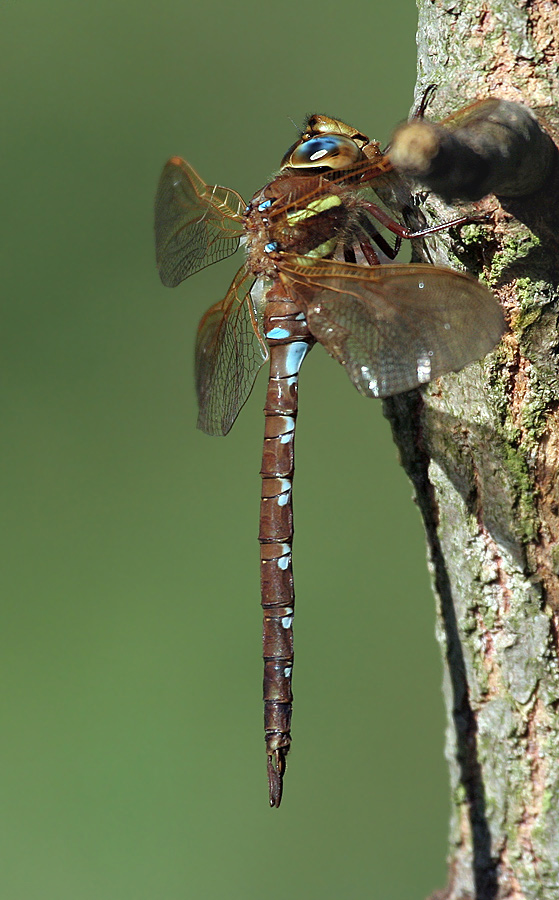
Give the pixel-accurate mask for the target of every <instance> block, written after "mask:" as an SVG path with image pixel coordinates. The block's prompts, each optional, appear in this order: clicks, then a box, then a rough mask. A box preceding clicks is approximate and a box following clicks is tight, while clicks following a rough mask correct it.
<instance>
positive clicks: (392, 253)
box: [361, 216, 402, 266]
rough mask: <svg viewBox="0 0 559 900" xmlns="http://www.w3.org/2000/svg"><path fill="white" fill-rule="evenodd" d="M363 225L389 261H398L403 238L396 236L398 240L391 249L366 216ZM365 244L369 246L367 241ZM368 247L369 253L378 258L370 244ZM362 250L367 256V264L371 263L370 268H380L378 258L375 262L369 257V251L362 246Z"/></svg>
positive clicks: (362, 221)
mask: <svg viewBox="0 0 559 900" xmlns="http://www.w3.org/2000/svg"><path fill="white" fill-rule="evenodd" d="M361 225H362V227H363V229H364V230H365V231H366V232H367V234H368V235H369V237H370V238H372V239H373V241H374V242H375V244H376V245H377V247H379V249H380V250H382V252H383V253H384V255H385V256H387V257H388V259H396V257H397V255H398V251H399V249H400V247H401V246H402V238H401V237H400V235H396V240H395V242H394V246H393V247H391V246H390V244H389V243H388V241H387V240H386V239H385V238H384V237H383V236H382V234H380V233H379V232H378V231H377V229H376V228H375V226H374V225H373V223H372V222H371V220H370V219H368V218H367V217H366V216H363V218H362V219H361ZM365 244H368V241H365ZM368 247H369V251H372V252H373V253H374V254H375V256H376V253H375V251H374V250H373V248H372V247H371V245H370V244H368ZM361 249H362V250H363V253H364V254H365V257H366V259H367V262H368V263H369V265H370V266H378V265H379V263H380V260H379V259H378V258H377V259H376V261H375V262H373V261H372V260H371V259H369V257H368V256H367V251H366V250H365V249H364V247H363V245H361Z"/></svg>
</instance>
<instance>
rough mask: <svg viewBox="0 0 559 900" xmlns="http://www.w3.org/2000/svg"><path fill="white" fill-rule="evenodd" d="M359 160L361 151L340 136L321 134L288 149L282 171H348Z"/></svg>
mask: <svg viewBox="0 0 559 900" xmlns="http://www.w3.org/2000/svg"><path fill="white" fill-rule="evenodd" d="M360 158H361V150H360V149H359V147H358V146H357V144H356V143H355V141H353V140H352V139H351V138H348V137H344V135H342V134H321V135H317V137H312V138H309V140H307V141H305V140H302V141H299V142H298V143H297V144H295V145H294V146H293V147H290V148H289V150H288V151H287V153H286V154H285V156H284V158H283V159H282V161H281V167H282V169H284V168H286V167H289V168H291V169H325V168H326V169H348V168H349V167H350V166H352V165H353V164H354V163H356V162H357V160H358V159H360Z"/></svg>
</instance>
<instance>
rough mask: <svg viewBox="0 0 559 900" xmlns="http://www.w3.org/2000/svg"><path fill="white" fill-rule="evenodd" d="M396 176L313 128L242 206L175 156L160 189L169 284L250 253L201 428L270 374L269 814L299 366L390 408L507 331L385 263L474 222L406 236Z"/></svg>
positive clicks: (452, 284) (280, 751) (205, 383)
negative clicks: (391, 196) (338, 370)
mask: <svg viewBox="0 0 559 900" xmlns="http://www.w3.org/2000/svg"><path fill="white" fill-rule="evenodd" d="M397 177H398V176H397V173H396V172H395V171H394V170H393V167H392V164H391V163H390V161H389V159H388V157H387V155H386V153H385V152H383V151H382V150H381V148H380V145H379V144H378V143H377V142H376V141H370V140H369V138H368V137H367V136H366V135H365V134H363V133H362V132H360V131H358V130H357V129H355V128H353V127H352V126H350V125H346V124H345V123H343V122H341V121H340V120H337V119H332V118H330V117H328V116H324V115H313V116H311V117H310V118H309V119H308V120H307V122H306V125H305V127H304V129H303V131H302V133H301V134H300V135H299V137H298V139H297V140H296V142H295V143H294V144H293V145H292V146H291V147H290V148H289V149H288V151H287V152H286V154H285V155H284V157H283V159H282V161H281V165H280V169H279V172H278V174H277V175H276V176H275V177H274V178H273V179H272V180H271V181H270V182H269V183H268V184H266V185H265V186H264V187H263V188H262V189H261V190H259V191H257V193H256V194H255V195H254V197H253V198H252V200H251V201H250V203H249V204H246V203H245V202H244V200H243V199H242V198H241V196H240V195H239V194H238V193H237V192H236V191H234V190H231V189H230V188H226V187H221V186H219V185H208V184H206V183H205V182H204V181H203V180H202V179H201V178H200V176H199V175H198V174H197V173H196V172H195V171H194V169H193V168H192V166H190V165H189V163H187V162H186V161H185V160H184V159H181V158H180V157H173V158H171V159H170V160H169V161H168V162H167V164H166V165H165V167H164V169H163V172H162V174H161V178H160V180H159V185H158V188H157V194H156V202H155V241H156V260H157V266H158V269H159V274H160V277H161V280H162V282H163V284H164V285H166V286H168V287H176V286H177V285H179V284H180V283H181V282H182V281H184V279H186V278H188V277H190V276H191V275H193V274H194V273H196V272H198V271H200V270H201V269H203V268H204V267H205V266H209V265H212V264H213V263H215V262H218V261H219V260H222V259H224V258H225V257H228V256H230V255H231V254H233V253H234V252H235V251H236V250H237V249H238V248H239V246H240V245H241V244H242V245H243V246H244V250H245V261H244V262H243V265H242V266H241V268H240V269H239V271H238V272H237V274H236V275H235V278H234V279H233V282H232V284H231V286H230V288H229V290H228V292H227V294H226V295H225V297H224V298H223V299H222V300H219V301H218V302H217V303H215V304H214V305H213V306H211V307H210V308H209V309H208V311H207V312H206V313H205V315H204V316H203V317H202V319H201V321H200V324H199V327H198V332H197V338H196V349H195V380H196V391H197V397H198V410H199V412H198V427H199V428H201V429H202V431H204V432H206V433H207V434H210V435H225V434H227V433H228V431H229V430H230V428H231V427H232V425H233V423H234V421H235V419H236V418H237V416H238V414H239V412H240V410H241V408H242V406H243V405H244V403H245V402H246V400H247V398H248V396H249V394H250V392H251V390H252V387H253V385H254V382H255V379H256V376H257V374H258V372H259V370H260V368H261V367H262V366H263V365H264V364H265V363H266V362H269V377H268V386H267V392H266V403H265V406H264V416H265V428H264V448H263V454H262V468H261V475H262V493H261V505H260V531H259V542H260V582H261V604H262V610H263V658H264V691H263V693H264V730H265V740H266V754H267V773H268V787H269V802H270V805H271V806H272V807H279V805H280V802H281V798H282V790H283V777H284V772H285V766H286V756H287V753H288V751H289V748H290V745H291V715H292V702H293V693H292V675H293V614H294V606H295V594H294V585H293V568H292V540H293V508H292V486H293V474H294V437H295V423H296V418H297V405H298V399H297V398H298V378H299V371H300V368H301V365H302V362H303V360H304V359H305V357H306V356H307V354H308V352H309V350H310V349H311V348H312V347H313V345H314V344H315V343H319V344H322V346H323V347H324V348H325V350H326V351H327V352H328V353H329V354H330V355H331V356H332V357H333V358H334V359H336V360H337V361H338V362H339V363H340V364H341V365H342V366H343V367H344V369H345V370H346V372H347V374H348V376H349V378H350V380H351V382H352V383H353V384H354V386H355V387H356V388H357V390H358V391H359V392H360V393H361V394H363V395H364V396H366V397H390V396H392V395H395V394H398V393H401V392H404V391H409V390H412V389H414V388H418V387H420V386H421V385H424V384H426V383H427V382H429V381H431V380H432V379H434V378H437V377H438V376H440V375H444V374H446V373H448V372H455V371H458V370H460V369H462V368H463V367H464V366H466V365H468V364H469V363H471V362H473V361H474V360H478V359H481V358H482V357H484V356H485V355H486V354H487V353H489V351H491V350H492V349H493V348H494V347H495V345H496V344H497V343H498V341H499V340H500V338H501V335H502V334H503V330H504V320H503V316H502V312H501V309H500V306H499V304H498V303H497V301H496V300H495V298H494V297H493V295H492V293H491V292H490V291H489V290H488V289H487V288H486V287H485V286H484V285H482V284H481V283H479V282H478V281H476V280H475V279H473V278H472V277H470V276H469V275H466V274H462V273H460V272H456V271H453V270H451V269H447V268H442V267H436V266H432V265H428V264H420V263H413V264H410V265H399V264H396V263H394V262H392V260H394V259H395V257H396V254H397V252H398V250H399V247H400V243H401V241H402V239H403V238H415V237H423V236H425V235H429V234H432V233H434V232H436V231H440V230H442V229H444V228H449V227H450V226H451V225H456V226H457V225H462V224H464V223H465V222H469V221H472V219H471V218H468V217H465V216H462V217H459V218H457V219H454V220H452V221H451V222H446V223H443V224H440V225H436V226H433V227H426V228H424V229H422V230H417V231H412V230H410V229H409V228H407V227H406V226H405V225H402V224H401V223H399V222H397V221H396V220H395V219H393V218H392V217H391V216H390V215H389V214H388V213H387V212H386V209H385V208H384V207H383V206H381V205H380V204H379V203H378V202H375V201H376V200H378V196H377V194H376V192H375V190H374V188H375V180H376V182H377V185H380V184H381V183H384V182H385V181H386V179H391V178H397ZM381 226H384V228H385V229H386V230H388V231H389V232H391V233H392V234H394V236H395V239H394V241H393V242H390V240H389V239H388V238H387V237H385V236H384V234H383V233H382V232H381V231H380V230H379V229H380V227H381ZM381 262H382V264H381Z"/></svg>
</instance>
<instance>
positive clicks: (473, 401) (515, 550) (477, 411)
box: [385, 0, 559, 900]
mask: <svg viewBox="0 0 559 900" xmlns="http://www.w3.org/2000/svg"><path fill="white" fill-rule="evenodd" d="M419 10H420V13H419V31H418V44H419V68H418V71H419V77H418V85H417V98H418V99H419V98H420V97H421V95H422V93H423V91H424V89H425V88H426V86H427V85H428V84H430V83H435V84H436V85H437V92H436V94H435V97H434V99H433V102H432V104H431V106H430V108H429V110H428V113H427V115H428V117H432V118H433V119H440V118H443V117H444V116H446V115H448V114H450V113H452V112H454V111H455V110H457V109H459V108H460V107H462V106H464V105H465V104H467V103H469V102H471V101H472V100H475V99H479V98H484V97H488V96H496V97H501V98H504V99H508V100H515V101H519V102H522V103H525V104H527V105H528V106H531V107H532V108H537V107H546V106H548V105H553V104H554V103H557V102H558V98H559V78H558V76H559V71H558V60H559V7H558V5H557V3H556V2H550V0H531V2H526V0H517V2H511V0H503V2H498V0H489V2H484V3H479V2H476V0H462V2H453V0H420V2H419ZM515 203H517V205H516V206H515V205H510V204H509V205H508V207H507V208H508V210H509V212H507V210H505V209H503V207H502V206H500V205H499V203H498V202H497V200H496V198H495V197H489V198H486V199H484V200H483V201H481V202H479V203H477V204H475V209H476V210H477V211H480V210H482V211H483V210H490V209H495V210H496V212H495V215H494V218H493V225H492V226H486V225H475V226H468V227H467V228H466V229H463V230H462V232H460V233H459V234H456V233H455V234H453V235H448V234H442V235H440V236H439V235H437V236H436V238H429V239H428V241H427V242H426V244H425V245H424V246H422V247H420V248H419V249H418V250H417V251H416V252H417V253H418V254H419V256H420V257H421V258H423V259H428V260H429V261H432V262H435V263H437V264H441V265H450V266H453V267H457V268H466V269H468V270H469V271H470V272H471V273H472V274H474V275H476V276H479V275H482V276H483V277H484V278H485V279H486V280H487V282H488V283H489V285H490V286H491V287H492V289H493V290H494V292H495V294H496V295H497V296H498V297H499V298H500V300H501V301H502V303H503V306H504V308H505V310H506V312H507V317H508V319H509V322H510V332H509V333H508V334H507V336H506V337H505V339H504V340H503V342H502V344H501V345H500V347H499V348H498V349H497V350H496V351H495V352H494V353H493V354H491V356H490V357H488V358H487V359H486V360H485V361H483V362H482V363H476V364H474V365H472V366H470V367H468V368H467V369H465V370H464V371H463V372H460V373H458V374H456V375H449V376H447V377H445V378H442V379H439V381H437V382H435V383H434V384H432V385H430V386H428V387H427V388H426V389H424V390H422V391H421V393H419V392H414V393H412V394H408V395H401V396H399V397H396V398H393V399H392V400H390V401H387V402H386V403H385V413H386V415H387V416H388V418H389V419H390V421H391V424H392V427H393V432H394V436H395V440H396V442H397V444H398V446H399V449H400V453H401V457H402V463H403V465H404V467H405V469H406V471H407V473H408V475H409V476H410V478H411V480H412V482H413V485H414V489H415V493H416V498H417V503H418V505H419V508H420V510H421V513H422V516H423V519H424V523H425V529H426V534H427V541H428V548H429V558H430V566H431V571H432V577H433V585H434V589H435V594H436V598H437V637H438V640H439V642H440V646H441V650H442V654H443V661H444V696H445V702H446V707H447V714H448V727H447V740H446V756H447V759H448V763H449V766H450V781H451V807H452V811H451V825H450V853H449V862H450V874H449V882H448V885H447V887H446V889H444V890H443V891H439V892H438V893H437V894H435V895H434V897H433V900H435V897H436V898H437V900H443V898H445V900H467V898H475V900H496V898H509V900H521V898H522V900H532V898H534V900H535V898H539V900H556V898H559V716H558V705H559V666H558V652H557V651H558V646H559V637H558V633H559V544H558V537H559V374H558V365H557V362H558V359H557V354H558V352H559V333H558V324H559V303H558V300H559V293H558V272H559V265H558V261H559V257H558V254H557V247H556V243H557V242H556V239H555V236H554V235H553V234H551V233H549V229H548V230H547V232H546V230H545V229H538V228H537V227H536V226H537V206H538V205H537V203H536V204H534V198H532V200H531V201H527V202H525V203H524V205H523V204H522V203H521V202H520V201H518V202H517V201H515ZM518 203H519V204H520V205H518ZM556 205H557V207H559V196H558V197H557V204H556ZM463 208H464V207H463V206H461V207H459V209H461V210H463ZM470 208H471V207H470ZM422 211H423V213H424V214H425V216H426V218H427V220H428V221H429V222H435V221H441V220H443V219H445V218H451V217H453V216H455V215H457V214H458V210H457V209H456V207H449V206H448V205H446V204H444V203H443V202H442V201H440V200H438V199H437V198H436V197H435V196H434V195H432V194H430V195H429V196H428V197H427V198H426V200H425V201H424V203H423V205H422ZM510 211H512V212H514V213H515V217H513V216H512V215H511V214H510ZM520 220H522V221H520ZM523 222H528V223H529V224H530V225H531V227H532V228H534V231H531V230H529V228H528V227H527V225H526V224H523Z"/></svg>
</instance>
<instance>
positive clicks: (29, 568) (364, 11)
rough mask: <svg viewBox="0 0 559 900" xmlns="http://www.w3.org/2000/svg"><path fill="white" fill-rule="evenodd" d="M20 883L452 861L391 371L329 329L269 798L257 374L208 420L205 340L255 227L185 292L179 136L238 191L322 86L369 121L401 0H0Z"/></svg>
mask: <svg viewBox="0 0 559 900" xmlns="http://www.w3.org/2000/svg"><path fill="white" fill-rule="evenodd" d="M0 23H1V37H0V45H1V53H0V67H1V68H2V74H3V78H2V84H3V89H2V92H1V96H0V108H1V111H2V138H1V144H0V146H1V161H2V173H3V178H2V182H3V185H2V198H3V200H2V216H1V228H2V237H1V241H0V254H1V257H2V260H1V262H2V268H1V271H2V281H3V291H2V294H3V296H2V305H3V315H2V320H3V333H4V342H3V353H2V364H3V368H4V375H3V379H2V391H3V399H2V406H1V408H2V437H3V443H4V447H3V460H4V464H3V467H2V468H3V476H2V477H3V492H2V493H3V498H4V500H3V506H4V517H3V518H4V536H3V541H2V545H3V549H4V561H5V562H4V565H3V567H2V580H3V591H2V610H3V611H2V627H1V633H2V650H1V654H0V658H1V666H2V695H1V696H2V701H1V703H2V711H1V722H2V725H1V727H2V733H3V738H2V751H1V759H2V766H1V768H2V776H1V784H2V789H1V797H2V800H1V809H2V815H1V823H2V838H1V858H2V865H1V869H0V896H1V897H2V898H3V900H4V898H5V900H128V898H130V900H132V898H133V900H154V898H165V900H183V898H197V900H214V898H215V900H217V898H219V900H222V898H226V900H237V898H239V900H241V898H243V900H251V898H257V897H262V896H266V897H267V898H268V900H280V898H284V897H285V896H287V895H289V896H290V897H292V898H294V900H313V898H321V900H328V898H332V900H334V898H336V900H338V898H363V897H374V898H382V900H404V898H405V900H412V898H423V897H424V896H425V895H426V894H427V893H428V892H429V891H430V890H432V889H433V888H435V887H437V886H441V885H442V884H443V883H444V880H445V863H444V858H445V853H446V830H447V825H446V820H447V805H448V804H447V776H446V769H445V764H444V760H443V730H444V719H443V707H442V699H441V694H440V680H441V676H440V663H439V655H438V650H437V647H436V644H435V640H434V636H433V633H434V613H433V600H432V597H431V594H430V590H429V584H428V577H427V572H426V563H425V548H424V538H423V533H422V529H421V524H420V521H419V515H418V513H417V511H416V509H415V507H414V505H413V503H412V501H411V488H410V486H409V484H408V482H407V480H406V478H405V476H404V473H403V471H402V470H401V469H400V467H399V465H398V462H397V457H396V451H395V448H394V446H393V444H392V442H391V437H390V433H389V427H388V424H387V422H386V421H385V420H384V419H383V417H382V414H381V406H380V403H376V402H372V401H369V400H365V399H364V398H362V397H360V396H359V395H358V394H357V392H356V391H355V390H354V389H353V388H352V386H351V385H350V383H349V381H348V379H347V377H346V375H345V374H344V372H343V370H342V369H341V368H340V367H339V366H338V365H336V364H335V363H334V362H333V361H332V360H331V359H330V358H329V357H328V356H327V355H326V354H325V353H324V351H323V350H322V348H320V347H317V348H316V349H315V350H314V351H313V353H312V354H311V356H310V358H309V359H308V360H307V362H306V363H305V365H304V368H303V375H302V382H301V388H300V417H299V429H298V437H297V475H296V483H295V516H296V543H295V581H296V589H297V617H296V631H295V636H296V668H295V678H294V688H295V694H296V699H295V713H294V723H293V726H294V748H293V751H292V753H291V755H290V758H289V768H288V773H287V779H286V788H285V793H284V801H283V805H282V807H281V809H280V810H279V811H276V810H273V811H272V810H270V809H269V808H268V805H267V788H266V777H265V753H264V741H263V736H262V704H261V679H262V671H261V670H262V663H261V660H260V635H261V619H260V615H261V614H260V607H259V583H258V545H257V541H256V536H257V532H258V521H257V520H258V507H259V491H260V485H259V476H258V472H259V465H260V453H261V440H262V432H263V420H262V415H261V408H262V405H263V402H264V391H265V379H264V376H263V375H261V376H260V378H259V380H258V382H257V385H256V388H255V390H254V392H253V396H252V397H251V399H250V401H249V403H248V404H247V406H246V407H245V409H244V410H243V412H242V415H241V416H240V418H239V420H238V422H237V423H236V425H235V427H234V429H233V431H232V432H231V434H230V435H229V436H228V437H227V438H226V439H223V440H221V439H216V438H209V437H207V436H205V435H203V434H202V433H201V432H199V431H197V430H196V428H195V421H196V411H195V399H194V391H193V383H192V366H193V340H194V334H195V329H196V325H197V322H198V319H199V318H200V316H201V314H202V313H203V312H204V310H205V309H206V308H207V307H208V306H209V305H210V304H211V303H213V302H214V301H215V300H217V299H219V298H220V297H221V296H223V294H224V293H225V291H226V289H227V287H228V284H229V282H230V280H231V277H232V275H233V273H234V272H235V270H236V268H237V267H238V265H239V264H240V258H234V259H231V260H227V261H226V262H222V263H221V264H220V265H219V266H215V267H214V268H213V269H210V270H205V271H204V272H202V273H200V274H199V275H197V276H196V277H195V278H193V279H192V280H190V281H188V282H186V283H185V284H184V285H182V286H181V287H180V288H178V289H177V290H175V291H169V290H167V289H165V288H163V287H162V286H161V284H160V282H159V279H158V276H157V274H156V271H155V266H154V253H153V246H152V200H153V194H154V190H155V185H156V182H157V178H158V176H159V172H160V170H161V167H162V165H163V163H164V161H165V160H166V158H167V157H169V156H170V155H172V154H179V155H182V156H185V157H187V158H188V160H189V161H190V162H191V163H192V164H193V165H194V166H195V167H196V168H197V169H198V170H199V171H200V173H201V174H202V176H203V177H205V178H206V179H207V180H208V181H209V182H210V183H211V182H213V181H216V182H218V183H221V184H225V185H228V186H231V187H234V188H236V189H237V190H238V191H240V192H241V193H242V194H243V196H244V197H245V198H250V197H251V196H252V194H253V193H254V192H255V191H256V190H257V189H258V188H259V187H261V186H262V185H263V184H264V183H265V182H266V181H267V180H268V179H269V177H270V175H271V174H272V173H273V172H274V169H275V167H276V166H277V165H278V163H279V160H280V159H281V156H282V155H283V153H284V151H285V150H286V149H287V147H288V146H289V145H290V144H291V143H292V141H293V140H294V139H295V129H294V127H293V125H292V123H291V121H290V119H293V120H295V122H296V123H297V125H299V124H300V123H301V122H302V120H303V118H304V116H305V115H306V114H308V113H310V112H326V113H329V114H330V115H334V116H338V117H340V118H342V119H344V120H346V121H349V122H351V123H352V124H354V125H356V126H357V127H358V128H360V129H362V130H364V131H365V132H366V133H368V134H369V135H371V136H374V137H376V138H378V139H379V140H381V141H385V140H387V138H388V136H389V134H390V130H391V127H392V126H393V125H395V124H396V123H397V122H398V121H399V120H401V119H403V118H405V116H406V115H407V111H408V109H409V107H410V105H411V102H412V93H413V85H414V80H415V25H416V10H415V6H414V4H413V2H412V0H408V2H405V3H400V4H396V5H395V4H387V3H384V2H380V0H375V2H373V3H371V2H366V0H349V2H347V3H345V4H344V5H343V6H342V7H340V5H339V4H338V3H333V2H326V3H322V4H320V6H317V5H315V6H312V7H311V6H307V5H303V4H300V3H299V2H298V0H286V2H284V3H282V4H281V5H280V6H277V5H273V4H262V3H261V2H256V0H253V2H251V0H241V2H239V3H236V4H235V3H229V2H227V3H225V2H212V0H209V2H205V3H201V4H194V3H192V2H190V3H189V2H179V0H159V2H157V3H155V2H147V0H139V2H138V0H136V2H132V0H121V2H118V0H100V2H96V3H92V4H87V3H76V2H70V0H50V2H48V3H46V2H44V0H27V2H10V0H7V2H6V3H4V4H3V9H2V12H1V13H0Z"/></svg>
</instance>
